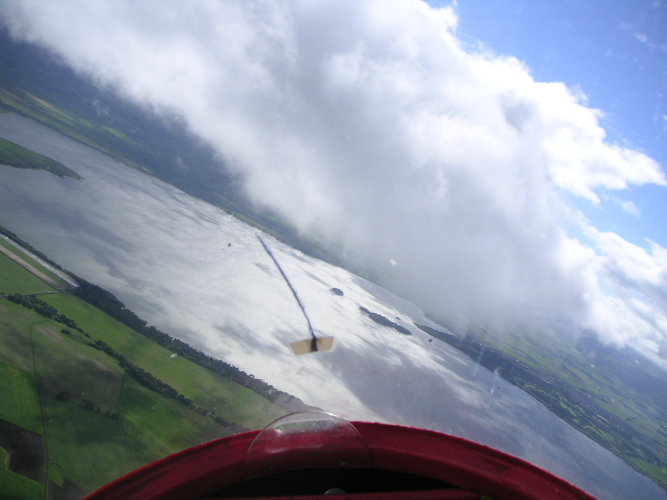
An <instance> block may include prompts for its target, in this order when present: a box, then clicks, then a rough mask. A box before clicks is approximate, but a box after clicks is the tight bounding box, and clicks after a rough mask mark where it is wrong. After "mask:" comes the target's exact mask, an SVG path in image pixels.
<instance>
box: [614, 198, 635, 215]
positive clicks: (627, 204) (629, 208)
mask: <svg viewBox="0 0 667 500" xmlns="http://www.w3.org/2000/svg"><path fill="white" fill-rule="evenodd" d="M618 203H619V205H621V208H622V209H623V210H625V211H626V212H627V213H629V214H630V215H634V216H635V217H639V216H640V215H641V212H640V211H639V209H638V208H637V205H635V204H634V202H632V201H629V200H628V201H623V200H619V202H618Z"/></svg>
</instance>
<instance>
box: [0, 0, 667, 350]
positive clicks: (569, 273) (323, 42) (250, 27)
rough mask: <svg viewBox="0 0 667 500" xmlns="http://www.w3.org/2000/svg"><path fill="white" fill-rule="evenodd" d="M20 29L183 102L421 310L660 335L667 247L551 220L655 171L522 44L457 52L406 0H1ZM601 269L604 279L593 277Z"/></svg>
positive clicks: (95, 69) (83, 63)
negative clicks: (497, 51) (535, 316)
mask: <svg viewBox="0 0 667 500" xmlns="http://www.w3.org/2000/svg"><path fill="white" fill-rule="evenodd" d="M3 20H4V23H5V25H6V26H7V27H8V28H9V29H10V32H11V33H12V34H13V35H14V36H15V37H17V38H20V39H23V40H27V41H30V42H34V43H37V44H40V45H42V46H45V47H47V48H49V49H50V50H52V51H53V52H54V53H55V54H57V55H58V56H60V57H61V58H62V59H63V60H64V61H65V62H66V63H67V64H69V65H71V66H72V67H74V68H75V69H76V70H77V71H78V72H80V73H81V74H83V75H87V76H89V77H92V78H93V79H95V80H96V81H97V82H99V83H100V84H101V85H105V86H110V87H111V88H113V89H115V90H116V91H118V92H119V93H120V94H122V95H124V96H125V97H127V98H129V99H131V100H133V101H135V102H137V103H141V104H143V105H145V106H147V107H149V108H152V109H154V110H156V111H157V112H169V113H174V112H175V113H177V114H179V115H180V116H182V117H183V118H184V119H185V121H186V122H187V124H188V125H189V127H190V129H191V130H192V132H194V133H195V134H197V135H198V136H200V137H202V138H203V139H205V140H206V141H208V142H209V143H210V144H212V145H213V146H214V147H215V148H216V150H217V151H218V152H219V153H220V154H221V155H222V156H223V157H224V158H225V160H226V164H227V165H228V168H230V169H231V170H234V171H235V172H238V173H240V174H241V175H242V176H243V178H244V179H245V188H246V190H247V192H248V194H249V196H250V197H251V198H252V199H253V200H255V201H256V203H258V205H260V206H266V207H269V208H271V209H273V210H276V211H278V212H279V213H280V214H282V215H283V216H285V217H286V218H287V219H289V220H290V221H292V222H293V223H294V224H295V225H296V226H297V227H299V229H300V230H302V231H303V232H304V233H307V234H309V235H311V236H313V237H316V238H318V239H319V240H320V241H324V242H327V243H328V244H330V245H332V247H334V248H336V249H337V250H338V251H340V252H341V253H343V254H344V255H346V258H347V259H348V260H349V261H350V263H352V264H353V265H355V266H365V267H367V268H372V270H373V272H374V273H375V274H376V275H377V276H379V277H380V279H382V280H383V282H384V284H386V285H389V286H390V287H392V288H393V289H394V290H395V291H398V292H399V293H400V294H402V295H404V296H406V298H409V299H412V300H413V301H416V302H417V303H418V304H420V305H421V306H422V307H424V308H425V309H426V310H427V311H430V312H431V313H433V314H436V315H438V316H439V317H445V318H449V319H450V320H454V321H461V322H463V321H466V320H469V319H470V318H476V319H485V320H490V319H495V318H498V317H499V316H509V317H510V318H511V317H516V315H518V314H521V312H525V311H528V310H530V311H534V310H537V311H540V312H543V313H547V314H557V315H563V316H567V317H569V318H573V319H575V320H576V321H578V322H579V323H580V324H582V325H584V326H588V327H593V328H595V329H596V330H598V331H599V333H601V334H602V335H603V336H604V337H605V338H607V339H610V340H614V341H618V342H625V341H628V340H629V339H639V338H641V339H643V340H642V342H644V346H645V347H647V349H649V350H651V351H652V352H654V353H657V352H658V349H659V345H660V343H661V342H664V338H665V337H666V336H667V328H666V326H665V325H666V324H667V320H666V311H667V303H666V300H665V294H664V290H666V289H667V274H666V271H665V269H667V262H666V257H665V254H666V253H667V250H665V249H664V248H662V247H660V246H659V245H656V244H652V252H651V253H648V252H646V251H645V250H644V249H641V248H639V247H636V246H634V245H631V244H630V243H628V242H625V241H623V240H622V239H621V238H620V237H618V236H617V235H613V234H606V233H600V232H597V231H596V230H595V229H594V228H588V229H587V230H588V235H589V237H590V238H591V241H592V242H593V246H590V247H589V246H586V245H584V244H583V243H581V242H580V241H577V240H576V239H573V238H571V237H570V236H568V234H567V233H566V232H565V231H564V230H563V229H562V227H564V224H565V222H566V221H567V220H568V217H570V216H569V214H570V210H569V209H568V206H567V200H568V199H569V197H571V196H574V197H580V198H583V199H585V200H588V201H590V202H591V203H593V204H598V203H600V196H599V194H598V193H599V192H600V190H608V189H625V188H627V187H628V186H630V185H641V184H646V183H655V184H661V185H665V184H666V181H665V177H664V174H663V173H662V171H661V169H660V166H659V165H658V164H657V163H656V162H655V161H653V160H652V159H651V158H649V157H647V156H646V155H644V154H642V153H641V152H638V151H635V150H632V149H628V148H625V147H621V146H619V145H615V144H609V143H608V142H606V141H605V132H604V130H603V128H602V127H601V126H600V123H599V119H600V113H599V112H597V111H596V110H592V109H589V108H587V107H586V106H585V102H584V100H583V98H582V97H581V96H579V95H578V94H577V93H576V92H573V91H571V90H570V89H568V88H567V87H566V86H565V85H563V84H562V83H541V82H536V81H534V80H533V79H532V77H531V75H530V72H529V70H528V69H527V68H526V67H524V66H523V65H522V64H521V63H520V62H519V61H517V60H515V59H512V58H507V57H499V56H495V55H492V54H486V53H470V52H467V51H466V50H465V49H464V48H463V47H462V46H461V44H460V43H459V41H458V39H457V36H456V22H457V19H456V14H455V12H454V11H453V10H452V9H449V8H444V9H434V8H431V7H429V6H428V5H426V4H424V3H421V2H419V1H409V0H363V1H362V0H359V1H354V2H338V1H331V2H329V1H324V0H322V1H317V2H313V1H305V0H304V1H298V0H297V1H290V2H287V1H271V0H264V1H260V0H257V1H248V0H243V1H241V0H239V1H233V0H230V1H224V2H214V1H208V0H195V1H192V2H188V3H187V4H185V3H183V2H177V1H165V2H160V3H159V4H158V3H155V2H139V3H137V2H132V1H129V0H118V1H113V2H112V1H108V2H107V1H101V0H100V1H92V2H91V1H88V0H68V1H62V2H49V3H44V2H40V1H36V0H24V1H7V2H5V3H4V4H3ZM601 279H603V280H604V283H606V287H607V288H605V292H604V293H603V291H602V288H604V285H601V282H600V280H601Z"/></svg>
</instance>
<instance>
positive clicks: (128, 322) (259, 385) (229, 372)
mask: <svg viewBox="0 0 667 500" xmlns="http://www.w3.org/2000/svg"><path fill="white" fill-rule="evenodd" d="M77 282H78V283H79V285H80V286H79V287H78V288H76V289H75V290H73V291H72V293H73V294H75V295H76V296H77V297H79V298H81V299H83V300H85V301H86V302H88V303H89V304H91V305H93V306H95V307H96V308H98V309H100V310H101V311H104V312H105V313H106V314H108V315H109V316H111V317H112V318H114V319H116V320H118V321H120V322H121V323H123V324H124V325H125V326H127V327H129V328H131V329H132V330H134V331H135V332H137V333H139V334H141V335H143V336H145V337H147V338H149V339H151V340H152V341H154V342H156V343H157V344H159V345H161V346H162V347H164V348H166V349H169V351H171V352H173V353H175V354H178V355H179V356H181V357H183V358H185V359H187V360H189V361H192V362H193V363H197V364H198V365H200V366H203V367H204V368H206V369H208V370H210V371H212V372H214V373H217V374H218V375H221V376H223V377H225V378H227V379H229V380H231V381H233V382H236V383H237V384H239V385H242V386H244V387H246V388H248V389H250V390H252V391H253V392H255V393H257V394H259V395H260V396H263V397H264V398H266V399H268V400H269V401H271V402H272V403H274V404H276V405H277V406H279V407H281V408H283V409H284V410H288V411H294V410H295V409H296V408H295V407H299V408H300V409H305V408H306V405H304V404H303V403H302V402H301V401H300V400H298V399H296V398H294V397H293V396H290V395H289V394H287V393H285V392H282V391H279V390H278V389H276V388H275V387H272V386H271V385H269V384H267V383H266V382H264V381H263V380H261V379H257V378H255V377H254V376H253V375H252V374H248V373H246V372H244V371H242V370H240V369H239V368H237V367H235V366H233V365H230V364H229V363H225V362H224V361H222V360H219V359H216V358H213V357H212V356H209V355H208V354H205V353H203V352H201V351H199V350H197V349H195V348H194V347H192V346H191V345H190V344H188V343H186V342H183V341H182V340H179V339H177V338H174V337H172V336H170V335H168V334H166V333H164V332H162V331H160V330H158V329H157V328H155V327H154V326H150V325H148V323H147V322H146V321H144V320H143V319H141V318H139V317H138V316H137V315H136V314H135V313H134V312H132V311H131V310H130V309H128V308H127V307H126V306H125V304H123V302H121V301H120V300H119V299H118V298H117V297H116V296H115V295H113V294H112V293H111V292H108V291H107V290H105V289H103V288H101V287H99V286H97V285H94V284H92V283H89V282H87V281H86V280H83V279H81V278H79V277H77Z"/></svg>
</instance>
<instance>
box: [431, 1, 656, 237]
mask: <svg viewBox="0 0 667 500" xmlns="http://www.w3.org/2000/svg"><path fill="white" fill-rule="evenodd" d="M430 4H431V5H433V6H445V5H452V3H451V2H439V1H436V0H433V1H431V2H430ZM454 5H455V9H456V12H457V14H458V16H459V25H458V31H457V33H458V35H459V37H460V38H461V39H462V40H464V41H465V42H467V43H468V44H469V45H470V47H471V48H476V47H477V46H478V45H479V43H480V42H481V43H482V44H483V45H484V46H485V48H486V49H490V50H492V51H493V52H495V53H498V54H503V55H511V56H515V57H517V58H518V59H519V60H521V61H522V62H524V63H525V64H526V65H527V66H528V67H529V68H530V70H531V73H532V75H533V77H534V78H535V79H536V80H537V81H544V82H549V81H562V82H564V83H565V84H566V85H568V87H570V88H574V87H578V88H580V89H581V91H582V92H583V93H584V94H585V95H586V97H587V98H588V105H589V106H590V107H592V108H596V109H599V110H601V111H602V112H603V113H604V118H603V120H602V124H603V126H604V128H605V130H606V131H607V134H608V135H607V137H608V139H609V140H610V141H612V142H616V143H619V144H623V145H630V146H632V147H633V148H635V149H638V150H640V151H643V152H645V153H646V154H648V155H649V156H650V157H652V158H654V159H655V160H657V161H658V162H659V163H660V164H661V165H662V168H663V171H664V170H666V169H667V2H662V1H660V0H621V1H609V0H591V1H578V0H567V1H525V0H459V1H458V2H456V3H455V4H454ZM598 194H599V195H600V196H601V198H602V200H603V202H602V203H601V204H600V205H599V206H597V207H596V206H593V205H591V203H589V202H588V201H586V200H581V199H573V200H572V201H573V203H575V204H576V206H577V207H578V208H579V209H581V210H582V211H583V212H584V213H585V215H586V216H587V217H588V219H589V220H590V221H591V223H592V224H593V225H594V226H595V227H597V228H598V229H599V230H601V231H613V232H616V233H618V234H619V235H621V236H622V237H624V238H625V239H626V240H628V241H630V242H632V243H634V244H636V245H640V246H642V247H646V246H647V241H646V238H648V239H650V240H652V241H655V242H656V243H659V244H660V245H662V246H667V188H664V187H659V186H654V185H647V186H640V187H632V188H630V189H627V190H622V191H607V192H606V193H605V192H603V191H601V190H598ZM622 201H625V202H627V201H632V202H633V203H634V204H635V206H636V207H637V209H638V210H639V214H634V215H633V214H631V213H628V212H627V211H626V210H623V208H622V207H621V205H620V203H621V202H622Z"/></svg>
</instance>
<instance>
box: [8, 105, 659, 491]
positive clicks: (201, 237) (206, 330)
mask: <svg viewBox="0 0 667 500" xmlns="http://www.w3.org/2000/svg"><path fill="white" fill-rule="evenodd" d="M0 137H5V138H7V139H9V140H12V141H15V142H17V143H19V144H21V145H23V146H26V147H29V148H31V149H33V150H35V151H38V152H40V153H42V154H45V155H48V156H50V157H52V158H54V159H56V160H58V161H60V162H62V163H63V164H65V165H67V166H68V167H70V168H72V169H73V170H75V171H76V172H78V173H79V174H80V175H82V176H83V177H84V180H83V181H76V180H73V179H61V178H58V177H56V176H53V175H51V174H48V173H46V172H39V171H30V170H19V169H14V168H10V167H6V166H0V224H1V225H3V226H5V227H7V228H8V229H10V230H12V231H14V232H15V233H17V234H18V235H19V236H20V237H21V238H22V239H24V240H26V241H28V242H29V243H30V244H32V245H33V246H34V247H36V248H37V249H39V250H41V251H43V252H44V253H46V254H47V255H48V256H49V257H50V258H51V259H53V260H55V261H56V262H58V263H60V264H61V265H62V266H64V267H65V268H67V269H69V270H71V271H72V272H74V273H76V274H77V275H79V276H81V277H82V278H84V279H86V280H89V281H91V282H93V283H96V284H99V285H100V286H102V287H104V288H106V289H108V290H109V291H111V292H113V293H114V294H116V295H117V296H118V297H119V298H120V299H121V300H122V301H123V302H125V304H126V305H127V306H128V307H129V308H130V309H132V310H134V311H135V312H136V313H137V314H138V315H139V316H141V317H143V318H144V319H146V320H147V321H148V322H149V323H150V324H154V325H156V326H157V327H158V328H160V329H162V330H164V331H165V332H167V333H169V334H170V335H173V336H176V337H179V338H181V339H183V340H185V341H187V342H189V343H190V344H192V345H193V346H195V347H197V348H199V349H201V350H203V351H205V352H207V353H209V354H211V355H213V356H216V357H219V358H221V359H224V360H225V361H228V362H230V363H232V364H234V365H236V366H238V367H240V368H241V369H243V370H244V371H246V372H249V373H252V374H253V375H255V376H256V377H258V378H261V379H264V380H265V381H267V382H269V383H270V384H272V385H274V386H275V387H277V388H279V389H281V390H283V391H285V392H288V393H290V394H293V395H294V396H297V397H299V398H301V399H302V400H304V401H305V402H306V403H308V404H311V405H314V406H317V407H319V408H322V409H323V410H326V411H329V412H332V413H335V414H338V415H340V416H342V417H344V418H348V419H354V420H377V421H384V422H392V423H398V424H406V425H412V426H416V427H423V428H428V429H433V430H436V431H442V432H447V433H451V434H455V435H459V436H462V437H464V438H468V439H471V440H474V441H477V442H481V443H483V444H487V445H489V446H492V447H495V448H498V449H501V450H504V451H506V452H508V453H511V454H513V455H516V456H519V457H521V458H524V459H526V460H529V461H531V462H533V463H536V464H538V465H540V466H542V467H544V468H545V469H547V470H550V471H552V472H554V473H555V474H557V475H559V476H561V477H564V478H565V479H567V480H569V481H571V482H572V483H574V484H576V485H578V486H580V487H582V488H584V489H586V490H587V491H589V492H590V493H592V494H593V495H596V496H598V497H600V498H618V499H625V498H667V493H666V492H665V491H663V490H662V489H660V488H659V487H657V486H656V485H655V484H654V483H652V482H651V481H649V480H648V479H647V478H645V477H643V476H641V475H640V474H638V473H637V472H636V471H634V470H633V469H631V468H630V467H628V466H627V465H626V464H625V463H623V462H622V461H621V460H620V459H618V458H617V457H615V456H614V455H613V454H611V453H609V452H607V451H606V450H604V449H603V448H601V447H600V446H598V445H597V444H596V443H594V442H593V441H591V440H590V439H588V438H587V437H585V436H583V435H582V434H581V433H579V432H577V431H576V430H574V429H573V428H571V427H570V426H569V425H567V424H565V423H564V422H563V421H562V420H560V419H559V418H557V417H556V416H554V415H553V414H552V413H550V412H549V411H548V410H547V409H546V408H544V407H543V406H542V405H541V404H539V403H537V402H536V401H535V400H534V399H533V398H531V397H530V396H528V395H527V394H525V393H524V392H523V391H521V390H519V389H517V388H515V387H513V386H511V385H510V384H507V383H506V382H505V381H504V380H502V379H499V378H497V377H496V376H494V374H492V373H489V372H488V371H487V370H484V369H476V367H475V364H474V362H472V361H471V360H469V359H468V358H467V357H465V356H463V355H461V354H460V353H459V352H458V351H456V350H454V349H452V348H450V347H449V346H448V345H446V344H444V343H442V342H440V341H437V340H433V341H432V342H429V337H428V336H427V335H426V334H424V333H423V332H421V331H419V330H418V329H416V328H415V327H414V325H413V321H414V322H417V323H423V324H430V325H432V326H436V325H433V324H432V323H431V322H430V321H429V320H428V319H427V318H425V317H424V315H423V313H422V311H421V310H420V309H419V308H418V307H416V306H414V305H413V304H410V303H408V302H406V301H404V300H402V299H400V298H398V297H396V296H395V295H393V294H392V293H390V292H388V291H386V290H384V289H382V288H380V287H377V286H375V285H373V284H372V283H369V282H367V281H366V280H364V279H362V278H359V277H358V276H355V275H353V274H351V273H349V272H347V271H345V270H343V269H340V268H336V267H333V266H330V265H328V264H325V263H322V262H320V261H317V260H315V259H312V258H310V257H307V256H304V255H303V254H301V253H300V252H298V251H295V250H293V249H291V248H289V247H286V246H284V245H282V244H280V243H278V242H276V241H275V240H273V239H272V238H270V237H265V239H266V240H267V242H268V243H269V245H270V246H271V247H272V248H273V250H274V253H275V254H276V257H277V258H278V259H279V261H280V263H281V265H282V267H283V268H284V270H285V272H286V274H287V275H288V276H289V277H290V280H291V281H292V283H293V285H294V287H295V288H296V290H297V291H298V293H299V296H300V297H301V300H302V302H303V303H304V305H305V308H306V310H307V311H308V314H309V317H310V319H311V321H312V323H313V327H314V328H315V331H316V332H317V333H318V334H321V335H327V336H329V335H332V336H334V337H335V338H336V341H337V347H336V349H335V350H334V351H333V352H331V353H320V354H316V355H309V356H298V357H297V356H294V355H293V354H291V352H290V350H289V348H288V344H289V342H292V341H295V340H300V339H305V338H308V331H307V325H306V322H305V320H304V318H303V316H302V314H301V311H300V310H299V308H298V306H297V304H296V302H295V301H294V297H293V296H292V295H291V292H290V291H289V289H288V288H287V285H286V284H285V282H284V281H283V280H282V278H281V277H280V274H279V272H278V270H277V269H276V268H275V266H274V265H273V263H272V262H271V260H270V258H269V257H268V256H267V255H266V253H265V252H264V250H263V248H262V246H261V245H260V243H259V241H258V240H257V237H256V230H255V229H253V228H251V227H249V226H247V225H246V224H244V223H242V222H240V221H238V220H237V219H235V218H233V217H232V216H230V215H228V214H226V213H224V212H222V211H220V210H218V209H217V208H215V207H213V206H211V205H209V204H207V203H204V202H202V201H200V200H196V199H193V198H192V197H190V196H188V195H186V194H184V193H182V192H181V191H179V190H178V189H176V188H174V187H172V186H169V185H167V184H164V183H162V182H161V181H158V180H156V179H153V178H151V177H148V176H146V175H143V174H141V173H139V172H137V171H134V170H131V169H129V168H127V167H125V166H123V165H121V164H118V163H116V162H114V161H112V160H110V159H109V158H107V157H105V156H104V155H102V154H100V153H98V152H96V151H94V150H91V149H90V148H87V147H85V146H83V145H81V144H79V143H77V142H74V141H72V140H70V139H67V138H66V137H63V136H62V135H60V134H58V133H56V132H54V131H52V130H50V129H47V128H44V127H42V126H40V125H39V124H37V123H35V122H33V121H30V120H27V119H25V118H22V117H20V116H17V115H12V114H5V115H0ZM332 287H336V288H339V289H340V290H342V291H343V292H344V295H343V296H339V295H336V294H333V293H331V291H330V290H331V288H332ZM360 306H363V307H365V308H367V309H368V310H370V311H373V312H377V313H379V314H382V315H384V316H385V317H387V318H389V319H391V320H392V321H395V322H396V323H399V324H401V325H402V326H405V327H406V328H408V329H409V330H411V332H412V333H413V335H411V336H405V335H401V334H399V333H397V332H395V331H394V330H392V329H389V328H385V327H381V326H379V325H377V324H375V323H373V322H372V321H371V320H370V319H369V318H368V317H367V316H365V315H363V314H361V313H360V311H359V307H360ZM439 328H442V327H439ZM165 362H168V360H165Z"/></svg>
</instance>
